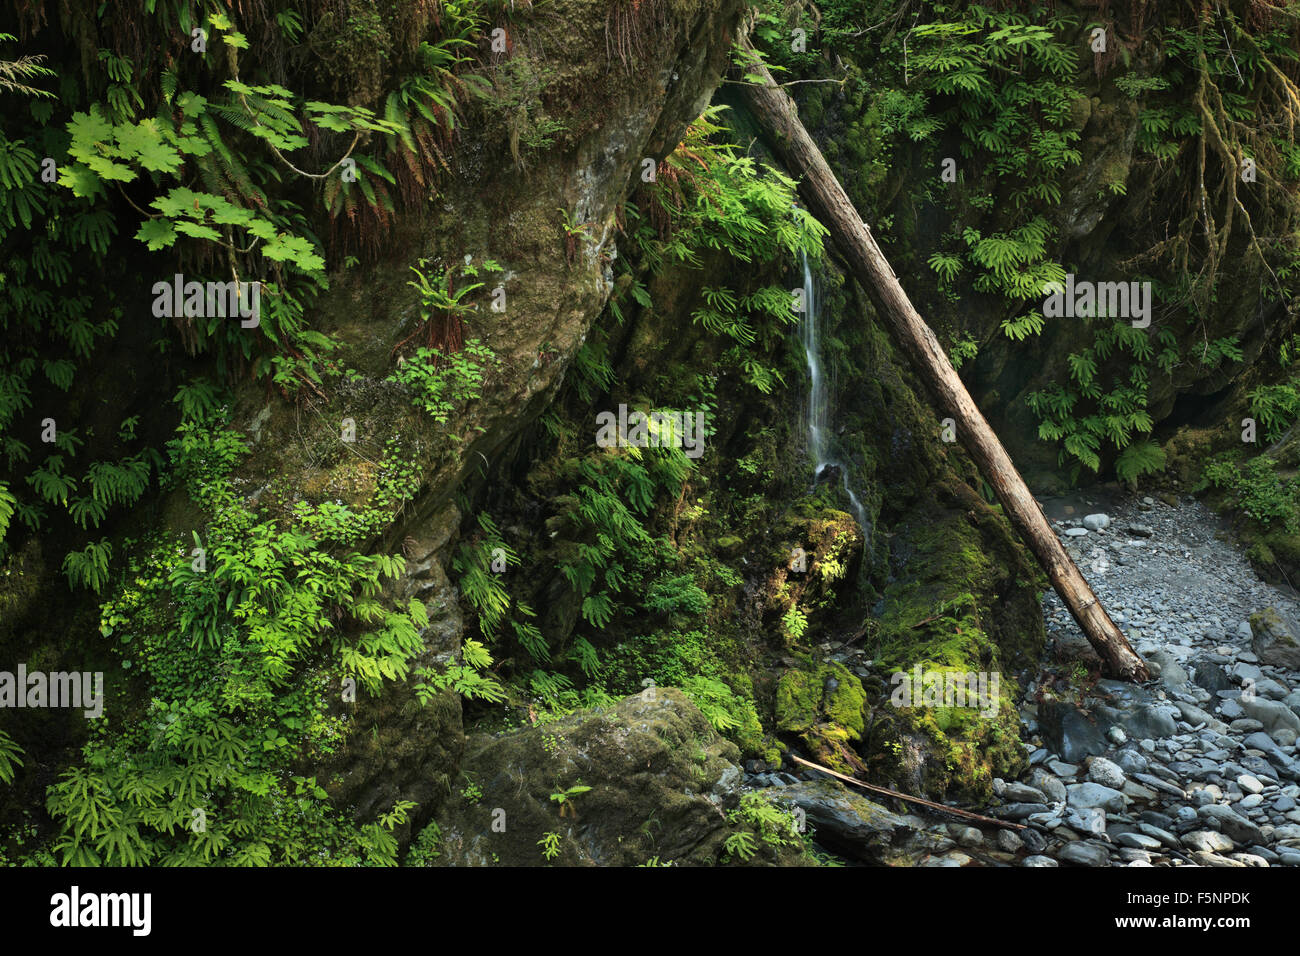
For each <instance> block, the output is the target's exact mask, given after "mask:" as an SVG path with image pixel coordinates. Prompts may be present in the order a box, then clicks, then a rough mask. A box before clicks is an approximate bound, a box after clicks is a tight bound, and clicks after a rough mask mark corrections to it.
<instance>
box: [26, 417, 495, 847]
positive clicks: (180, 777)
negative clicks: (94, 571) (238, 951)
mask: <svg viewBox="0 0 1300 956" xmlns="http://www.w3.org/2000/svg"><path fill="white" fill-rule="evenodd" d="M178 431H179V436H180V437H178V439H177V440H176V441H175V442H173V443H172V454H173V456H174V457H175V459H176V464H177V468H176V470H177V472H178V473H179V474H181V475H184V476H188V478H189V482H190V488H191V490H192V491H193V492H194V493H195V494H196V497H197V500H198V501H199V503H200V504H202V505H203V506H205V507H206V508H208V509H210V511H211V521H210V522H209V524H208V525H207V526H206V527H205V528H204V529H203V531H202V534H199V533H198V532H195V533H194V534H193V535H191V537H192V538H193V541H194V543H195V544H199V542H200V541H201V542H202V545H201V547H203V549H204V561H203V562H202V563H201V564H200V563H199V562H198V561H197V560H192V559H191V552H190V551H189V542H176V541H170V542H169V541H167V540H160V541H158V542H157V543H156V544H154V545H153V546H152V547H151V548H150V549H149V550H148V551H147V553H146V554H144V555H143V556H142V557H139V558H135V559H133V560H132V562H131V568H130V573H129V574H128V575H127V579H128V581H129V582H130V583H128V584H126V585H125V586H124V587H123V588H122V589H120V591H118V592H117V593H116V594H115V595H114V596H113V597H112V598H111V599H110V600H109V601H107V602H106V603H105V604H104V605H103V607H102V610H101V626H100V630H101V633H102V634H103V636H104V637H105V638H107V639H110V640H111V641H112V642H113V646H114V649H115V650H117V651H118V653H120V655H121V656H122V666H123V668H130V669H131V670H132V672H133V673H137V674H138V675H139V677H138V679H139V680H143V681H145V682H146V688H147V689H146V691H145V694H144V700H146V701H148V704H147V705H146V706H145V708H144V711H143V712H142V713H140V714H137V715H134V716H132V717H128V718H123V719H120V720H118V721H115V722H114V723H112V724H109V723H108V722H107V721H106V722H105V723H104V724H103V725H102V726H100V727H98V728H97V730H96V733H95V734H94V735H93V736H92V738H91V740H90V742H88V743H87V744H86V746H85V748H84V757H83V761H82V763H81V765H80V766H74V767H72V768H71V769H69V770H67V771H66V772H65V773H64V774H63V775H61V777H60V778H59V780H58V782H56V783H55V784H54V785H53V786H52V787H51V788H50V790H49V794H48V800H47V807H48V810H49V812H50V814H51V815H52V816H53V817H54V819H55V820H56V821H57V822H58V823H59V824H60V826H61V833H60V836H59V838H58V840H57V841H56V844H55V847H54V849H55V851H56V853H58V854H59V855H60V857H61V859H62V860H63V861H64V862H66V863H71V864H81V865H137V864H172V865H175V864H190V865H195V864H199V863H202V864H215V863H225V864H232V865H266V864H268V863H272V862H274V863H286V864H294V863H299V864H302V863H309V862H310V863H317V864H318V863H322V862H329V863H336V864H343V865H348V864H366V865H391V864H392V863H393V862H394V861H395V858H396V850H397V845H396V841H395V839H394V838H393V836H392V831H393V830H394V829H395V828H396V827H397V826H399V825H401V824H402V823H403V822H404V821H405V819H406V814H407V812H408V811H409V810H410V809H411V808H412V806H413V805H412V804H409V803H399V804H397V805H396V806H395V807H394V808H393V810H392V811H391V812H390V813H387V814H382V815H381V816H380V817H379V819H378V820H376V821H375V822H373V823H368V824H364V825H361V826H357V825H356V824H353V823H352V822H351V821H350V820H349V819H348V818H347V817H346V816H345V815H344V814H341V813H339V812H338V811H336V810H334V809H333V808H332V807H331V806H330V805H329V802H328V799H327V795H326V793H325V791H324V789H323V788H321V787H320V786H319V785H318V784H317V783H316V782H315V780H314V779H311V778H303V777H298V776H292V775H291V774H290V773H289V771H288V768H289V767H291V766H294V765H296V764H297V763H298V762H300V761H303V760H309V759H311V758H313V757H317V758H318V757H320V756H321V755H324V754H329V753H332V752H334V751H336V750H337V749H338V748H339V746H340V745H341V743H342V740H343V737H344V734H345V729H344V726H343V724H342V723H341V722H340V721H339V719H338V718H336V717H332V716H330V711H329V697H330V685H331V684H334V686H335V687H337V681H338V680H340V679H352V680H355V681H356V683H357V684H358V685H360V686H361V687H362V688H363V689H365V690H366V691H367V692H369V693H372V694H373V693H378V692H379V691H380V690H381V688H382V687H383V685H384V683H385V682H387V681H395V680H401V679H403V678H405V677H406V676H407V675H408V674H410V672H411V662H412V661H413V659H414V658H415V657H416V655H418V654H420V653H421V652H422V651H423V642H422V641H421V639H420V631H421V629H422V628H424V627H426V626H427V624H428V619H427V615H426V613H425V610H424V608H423V606H422V605H420V604H419V603H418V602H415V601H412V602H411V603H410V604H409V605H408V606H406V607H390V606H388V605H387V604H386V602H385V601H384V599H383V597H382V591H383V587H384V584H385V582H387V581H391V580H393V579H394V578H396V577H398V576H399V575H400V574H401V573H402V570H403V563H404V562H403V560H402V558H400V557H389V556H387V555H366V554H360V553H358V552H356V551H353V550H350V549H349V548H348V547H347V546H346V544H345V542H346V541H349V540H351V539H353V538H354V537H355V532H356V529H355V526H354V525H353V524H352V523H350V522H349V521H348V520H347V515H346V514H345V513H344V512H345V511H346V509H343V508H342V507H341V506H339V505H335V504H333V503H326V504H322V505H320V506H318V507H313V506H311V505H308V504H307V503H306V502H299V503H298V504H297V505H296V506H294V508H293V509H292V513H291V515H289V516H287V517H284V518H279V519H277V518H267V517H264V516H262V515H259V514H257V513H255V512H254V511H252V510H250V509H249V508H248V507H247V506H245V505H244V504H243V503H242V498H240V497H239V496H237V495H236V494H235V493H234V492H233V491H232V490H231V489H230V487H229V471H230V469H231V468H232V467H233V464H234V463H235V462H237V461H238V458H239V454H240V452H239V451H237V450H236V449H241V450H242V443H241V442H240V441H239V440H238V437H237V436H234V435H233V434H232V433H229V432H227V431H226V430H225V429H224V428H223V427H222V425H221V421H220V419H216V420H213V421H209V422H206V423H205V425H204V427H203V428H201V429H199V428H195V426H194V423H188V424H185V425H182V426H181V428H180V429H179V430H178ZM200 436H202V437H200ZM178 545H179V546H178ZM469 657H471V655H469V654H467V658H469ZM470 663H471V664H472V665H473V666H475V667H480V666H482V664H483V662H482V660H481V658H477V657H475V658H473V659H472V660H471V661H470ZM331 674H332V675H334V676H333V678H331ZM453 683H454V681H453Z"/></svg>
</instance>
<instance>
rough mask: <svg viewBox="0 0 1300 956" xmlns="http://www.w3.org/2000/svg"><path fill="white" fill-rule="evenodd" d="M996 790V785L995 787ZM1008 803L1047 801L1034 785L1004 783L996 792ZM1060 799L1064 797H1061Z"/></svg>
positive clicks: (1044, 795) (1045, 796)
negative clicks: (999, 790) (1000, 789)
mask: <svg viewBox="0 0 1300 956" xmlns="http://www.w3.org/2000/svg"><path fill="white" fill-rule="evenodd" d="M995 792H996V787H995ZM998 796H1000V797H1001V798H1002V799H1003V800H1006V801H1007V802H1008V803H1047V802H1049V801H1048V799H1047V795H1046V794H1045V793H1043V791H1041V790H1039V789H1038V788H1036V787H1032V786H1029V785H1028V784H1023V783H1005V784H1003V785H1002V792H1001V793H999V794H998ZM1061 799H1065V798H1064V797H1062V798H1061Z"/></svg>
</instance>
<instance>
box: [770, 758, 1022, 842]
mask: <svg viewBox="0 0 1300 956" xmlns="http://www.w3.org/2000/svg"><path fill="white" fill-rule="evenodd" d="M786 756H788V757H789V758H790V759H791V760H793V761H794V762H795V763H801V764H803V765H804V766H805V767H812V768H813V769H814V770H820V771H821V772H822V773H826V774H830V775H831V776H832V777H835V778H836V779H837V780H843V781H844V782H845V783H851V784H853V785H854V786H855V787H861V788H862V789H863V790H869V791H871V792H872V793H879V794H882V795H884V796H886V797H897V798H898V799H899V800H906V801H907V802H908V803H919V804H920V805H921V806H923V807H929V808H930V809H931V810H938V811H940V812H942V813H951V814H952V815H953V816H955V817H961V818H962V819H963V820H978V821H979V822H980V823H986V824H988V825H989V826H994V827H1005V828H1006V829H1008V830H1027V829H1029V828H1028V827H1026V826H1025V825H1024V824H1023V823H1010V822H1008V821H1006V820H995V819H993V817H985V816H981V815H980V814H978V813H971V811H969V810H958V809H957V808H956V807H946V806H944V805H943V804H942V803H934V802H933V801H931V800H922V799H921V798H920V797H913V796H910V795H908V794H906V793H899V792H898V791H897V790H890V789H889V788H888V787H878V786H876V785H875V784H874V783H863V782H862V781H861V780H859V779H857V778H856V777H850V776H848V775H847V774H843V773H839V772H838V771H835V770H832V769H831V768H830V767H823V766H822V765H821V764H819V763H813V762H812V761H811V760H804V759H803V758H802V757H796V756H795V755H794V754H787V755H786Z"/></svg>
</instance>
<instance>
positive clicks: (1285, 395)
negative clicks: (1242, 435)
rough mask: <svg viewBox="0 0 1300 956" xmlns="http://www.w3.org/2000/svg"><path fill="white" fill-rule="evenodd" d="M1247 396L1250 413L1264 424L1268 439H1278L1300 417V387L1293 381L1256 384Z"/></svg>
mask: <svg viewBox="0 0 1300 956" xmlns="http://www.w3.org/2000/svg"><path fill="white" fill-rule="evenodd" d="M1246 398H1247V400H1248V401H1249V402H1250V414H1251V415H1252V416H1253V417H1254V418H1255V420H1256V421H1258V422H1260V424H1262V425H1263V426H1264V427H1263V433H1264V439H1265V440H1266V441H1270V442H1273V441H1277V440H1278V439H1279V438H1281V437H1282V433H1283V432H1285V431H1286V430H1287V429H1288V428H1290V427H1291V426H1292V425H1293V424H1294V423H1295V421H1296V419H1297V418H1300V388H1297V387H1296V384H1295V383H1294V382H1293V381H1291V382H1280V383H1278V384H1275V385H1259V386H1256V387H1255V388H1253V389H1251V390H1250V391H1249V392H1248V393H1247V395H1246Z"/></svg>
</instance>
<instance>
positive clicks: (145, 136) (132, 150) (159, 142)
mask: <svg viewBox="0 0 1300 956" xmlns="http://www.w3.org/2000/svg"><path fill="white" fill-rule="evenodd" d="M115 135H116V137H117V144H118V148H119V149H120V150H121V153H122V156H123V158H134V159H135V160H136V161H137V162H139V164H140V165H141V166H143V167H144V168H145V169H147V170H149V171H151V172H156V173H158V172H161V173H172V172H175V171H176V170H177V169H179V168H180V165H181V157H180V153H178V152H177V151H176V150H175V149H173V148H172V147H171V146H169V145H167V143H165V142H164V141H163V136H162V133H161V132H160V131H159V129H158V121H157V120H155V119H148V120H145V121H144V122H142V123H137V124H136V125H134V126H119V127H118V128H117V131H116V134H115Z"/></svg>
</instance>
